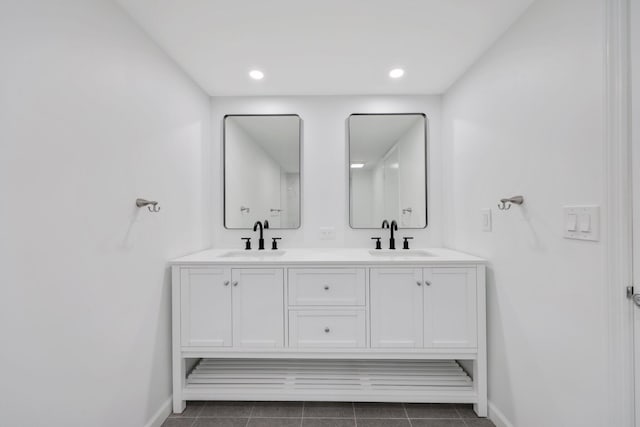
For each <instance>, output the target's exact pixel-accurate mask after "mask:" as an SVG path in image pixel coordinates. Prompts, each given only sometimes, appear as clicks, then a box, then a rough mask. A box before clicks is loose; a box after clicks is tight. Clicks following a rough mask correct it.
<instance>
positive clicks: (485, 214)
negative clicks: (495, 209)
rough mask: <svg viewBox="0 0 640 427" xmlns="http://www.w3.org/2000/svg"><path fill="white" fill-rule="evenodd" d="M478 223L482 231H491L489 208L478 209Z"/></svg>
mask: <svg viewBox="0 0 640 427" xmlns="http://www.w3.org/2000/svg"><path fill="white" fill-rule="evenodd" d="M480 224H481V225H482V231H491V229H492V224H491V209H480Z"/></svg>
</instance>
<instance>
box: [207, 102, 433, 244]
mask: <svg viewBox="0 0 640 427" xmlns="http://www.w3.org/2000/svg"><path fill="white" fill-rule="evenodd" d="M212 109H213V122H212V130H213V142H212V168H211V173H212V177H213V179H214V180H215V177H220V176H222V168H221V165H222V158H221V155H222V148H221V141H222V118H223V117H224V115H225V114H287V113H288V114H299V115H300V116H301V118H302V120H303V148H302V158H303V164H302V177H301V181H302V221H301V228H300V229H298V230H271V231H269V232H268V233H267V236H281V237H283V240H282V242H281V243H282V247H284V248H287V247H363V246H366V247H369V246H371V245H372V241H371V240H370V237H372V236H379V235H381V234H382V235H383V237H386V233H388V231H387V232H385V233H381V231H377V230H352V229H351V228H349V216H348V206H349V205H348V203H349V200H348V185H349V184H348V183H349V180H348V167H347V158H348V153H347V151H346V150H347V149H346V138H347V136H346V120H347V117H348V116H349V115H350V114H352V113H393V112H398V113H421V112H423V113H425V114H426V115H427V120H428V123H429V136H428V137H429V150H430V151H429V154H430V159H431V161H430V164H429V170H428V174H429V179H430V185H429V188H428V198H429V204H430V208H429V225H428V227H427V228H426V229H424V230H406V231H403V232H401V233H399V234H400V235H408V236H414V237H415V240H414V241H413V245H415V246H416V247H418V246H423V247H425V246H441V245H442V223H441V221H442V215H441V211H440V210H441V205H442V203H441V194H442V193H441V180H440V177H441V175H442V169H441V162H439V161H437V160H433V159H439V158H440V157H441V151H440V150H441V144H440V128H439V125H440V97H439V96H326V97H318V96H315V97H314V96H310V97H306V96H300V97H214V98H212ZM214 182H216V185H215V186H214V188H213V206H214V212H213V214H212V218H211V219H212V221H211V224H212V227H213V231H212V236H213V245H214V247H225V248H240V247H241V245H242V241H241V240H240V238H241V237H243V236H246V235H247V231H243V230H225V229H224V227H223V226H222V212H223V200H222V183H221V182H220V183H219V185H217V181H214ZM321 227H335V230H336V240H320V233H319V229H320V228H321ZM251 234H253V232H251ZM385 240H386V239H385Z"/></svg>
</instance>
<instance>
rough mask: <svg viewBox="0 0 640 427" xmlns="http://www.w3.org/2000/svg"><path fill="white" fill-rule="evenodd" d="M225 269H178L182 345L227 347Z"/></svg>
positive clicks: (227, 286) (228, 302)
mask: <svg viewBox="0 0 640 427" xmlns="http://www.w3.org/2000/svg"><path fill="white" fill-rule="evenodd" d="M230 280H231V278H230V277H229V270H228V269H223V268H183V269H181V270H180V329H181V344H182V345H183V346H198V347H228V346H231V286H230Z"/></svg>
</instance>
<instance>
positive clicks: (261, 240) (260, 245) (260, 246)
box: [253, 221, 269, 250]
mask: <svg viewBox="0 0 640 427" xmlns="http://www.w3.org/2000/svg"><path fill="white" fill-rule="evenodd" d="M258 228H260V238H259V239H258V250H264V235H263V234H262V231H263V230H264V229H268V228H269V222H268V221H265V222H264V227H263V226H262V223H261V222H260V221H256V223H255V224H253V231H257V230H258Z"/></svg>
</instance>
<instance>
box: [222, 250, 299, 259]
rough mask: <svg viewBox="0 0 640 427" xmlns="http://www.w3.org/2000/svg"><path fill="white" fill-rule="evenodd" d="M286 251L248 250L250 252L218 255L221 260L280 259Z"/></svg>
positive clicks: (232, 252)
mask: <svg viewBox="0 0 640 427" xmlns="http://www.w3.org/2000/svg"><path fill="white" fill-rule="evenodd" d="M286 252H287V251H279V250H276V251H274V250H262V251H260V250H250V251H231V252H226V253H223V254H222V255H220V257H221V258H273V257H281V256H282V255H284V254H285V253H286Z"/></svg>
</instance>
